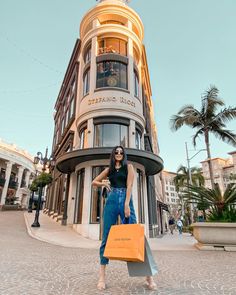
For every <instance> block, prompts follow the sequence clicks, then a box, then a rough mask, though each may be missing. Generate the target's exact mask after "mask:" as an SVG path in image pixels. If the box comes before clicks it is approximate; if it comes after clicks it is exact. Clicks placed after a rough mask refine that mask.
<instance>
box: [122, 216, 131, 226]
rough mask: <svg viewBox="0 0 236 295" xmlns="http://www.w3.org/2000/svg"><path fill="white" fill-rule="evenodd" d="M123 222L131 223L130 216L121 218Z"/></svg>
mask: <svg viewBox="0 0 236 295" xmlns="http://www.w3.org/2000/svg"><path fill="white" fill-rule="evenodd" d="M121 223H122V224H130V216H129V217H124V219H122V220H121Z"/></svg>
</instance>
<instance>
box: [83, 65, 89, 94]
mask: <svg viewBox="0 0 236 295" xmlns="http://www.w3.org/2000/svg"><path fill="white" fill-rule="evenodd" d="M89 84H90V69H88V70H87V72H86V73H85V74H84V88H83V95H86V94H87V93H89Z"/></svg>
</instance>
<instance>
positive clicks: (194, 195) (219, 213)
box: [185, 183, 236, 221]
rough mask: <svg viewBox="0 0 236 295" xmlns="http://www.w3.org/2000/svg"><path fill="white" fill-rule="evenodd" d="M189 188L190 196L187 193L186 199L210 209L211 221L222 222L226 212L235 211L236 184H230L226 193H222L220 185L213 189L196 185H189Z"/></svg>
mask: <svg viewBox="0 0 236 295" xmlns="http://www.w3.org/2000/svg"><path fill="white" fill-rule="evenodd" d="M188 188H189V191H190V195H189V194H188V193H186V195H185V197H186V198H188V199H189V200H190V201H191V202H193V203H197V204H198V206H202V205H204V207H205V209H207V208H210V216H209V219H212V220H213V219H215V220H216V221H220V219H222V217H223V214H224V212H228V211H230V210H231V211H233V210H235V205H236V184H234V183H230V184H229V185H228V186H227V188H226V190H225V192H224V193H222V192H221V190H220V187H219V185H218V184H216V185H215V186H214V188H213V189H209V188H205V187H203V186H200V187H199V186H194V185H189V186H188ZM203 211H204V210H203ZM204 218H205V216H204Z"/></svg>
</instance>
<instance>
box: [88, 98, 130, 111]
mask: <svg viewBox="0 0 236 295" xmlns="http://www.w3.org/2000/svg"><path fill="white" fill-rule="evenodd" d="M103 102H120V103H124V104H127V105H130V106H132V107H134V108H135V103H134V102H133V101H132V100H130V99H126V98H124V97H120V98H116V97H115V96H111V97H98V98H94V99H89V100H88V105H92V104H96V103H103Z"/></svg>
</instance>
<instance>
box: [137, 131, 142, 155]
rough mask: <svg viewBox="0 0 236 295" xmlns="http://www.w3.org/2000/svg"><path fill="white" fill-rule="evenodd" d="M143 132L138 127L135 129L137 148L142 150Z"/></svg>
mask: <svg viewBox="0 0 236 295" xmlns="http://www.w3.org/2000/svg"><path fill="white" fill-rule="evenodd" d="M141 138H142V136H141V134H140V132H139V131H138V130H137V129H136V130H135V145H136V149H138V150H140V149H141Z"/></svg>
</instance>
